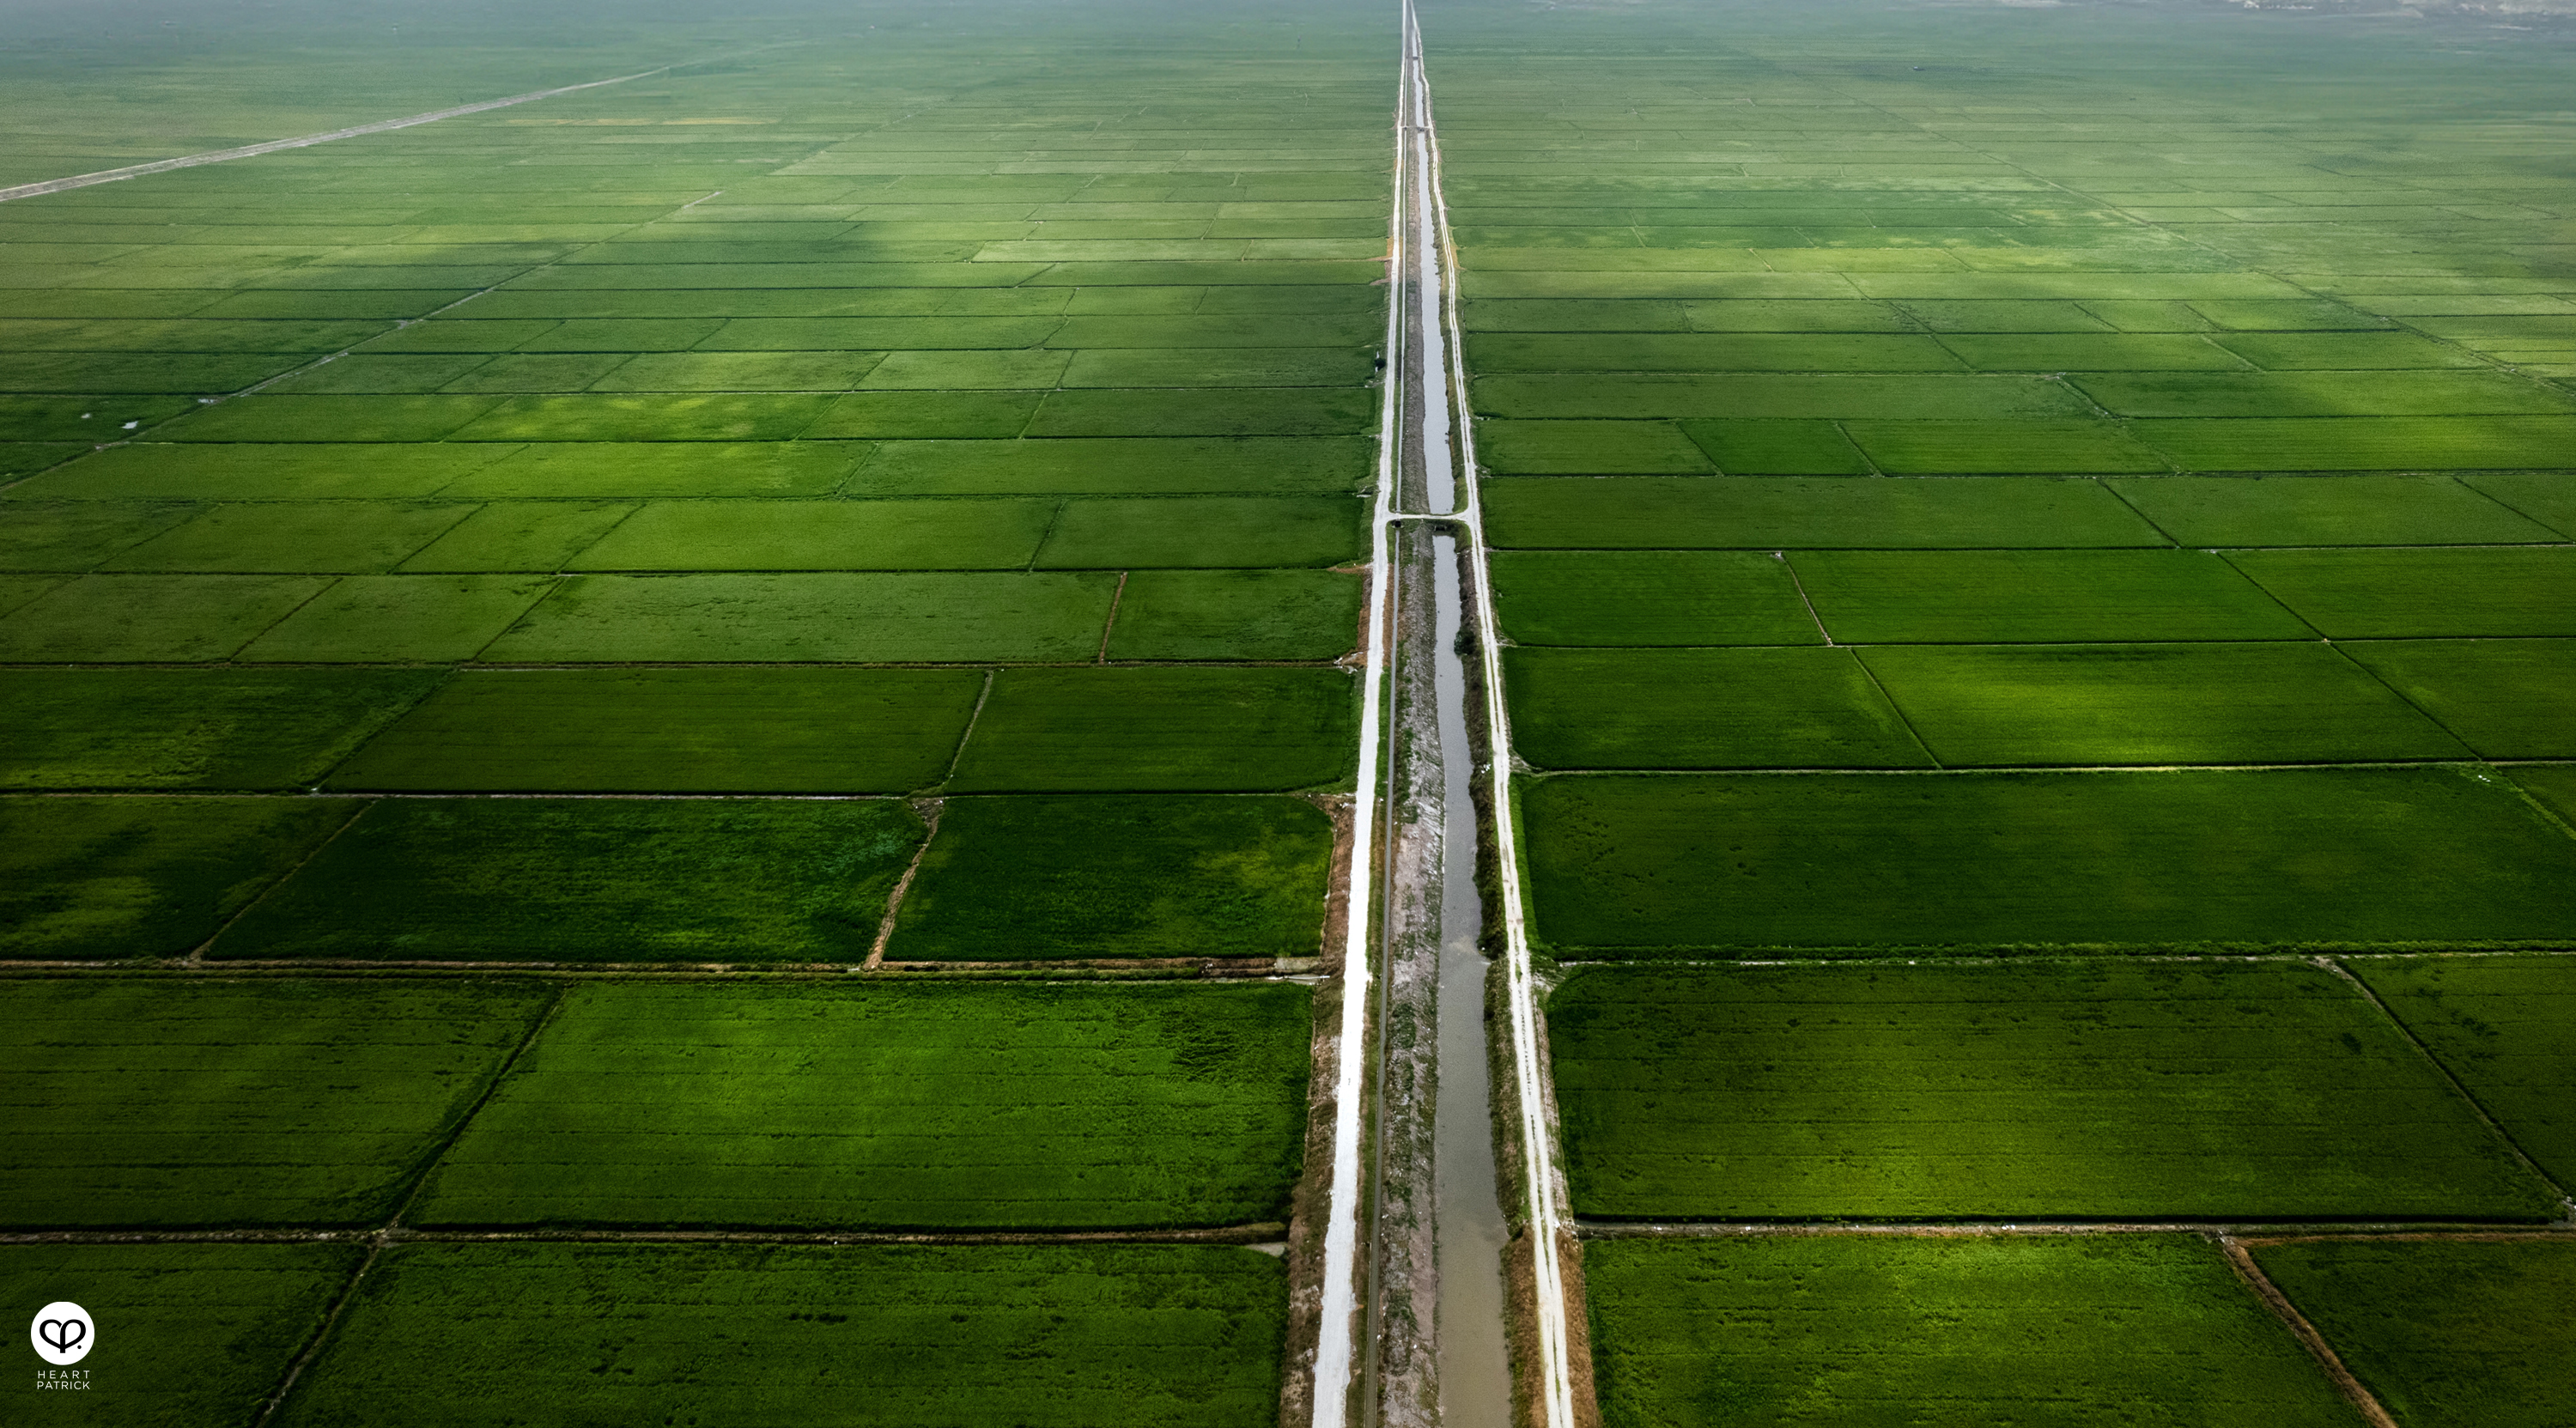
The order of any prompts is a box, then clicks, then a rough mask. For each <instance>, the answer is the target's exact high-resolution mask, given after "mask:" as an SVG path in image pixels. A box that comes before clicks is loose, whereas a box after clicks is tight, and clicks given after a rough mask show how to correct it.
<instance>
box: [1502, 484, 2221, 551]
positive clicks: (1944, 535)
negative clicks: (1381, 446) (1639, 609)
mask: <svg viewBox="0 0 2576 1428" xmlns="http://www.w3.org/2000/svg"><path fill="white" fill-rule="evenodd" d="M1484 501H1485V529H1486V534H1487V536H1488V537H1489V538H1490V539H1492V541H1493V542H1494V544H1496V545H1498V546H1504V547H1522V548H1528V549H1559V550H1569V549H1570V550H1582V549H1614V550H1652V549H1659V548H1661V549H1671V548H1700V549H1729V548H1732V549H1738V550H1775V549H1779V548H1782V547H1791V548H1795V547H1800V546H1808V547H1818V548H1828V549H1831V548H1855V549H1868V548H1870V547H1883V548H1891V549H1938V548H1944V547H1960V548H1976V547H1989V546H2017V545H2044V546H2049V547H2061V548H2082V547H2118V546H2164V545H2168V544H2170V542H2169V541H2168V540H2167V538H2166V537H2165V536H2164V535H2163V534H2161V533H2159V532H2158V531H2157V530H2156V528H2155V527H2153V526H2151V525H2149V524H2147V523H2146V521H2145V520H2143V519H2141V518H2140V517H2139V515H2138V513H2137V512H2136V511H2134V510H2131V509H2130V508H2129V507H2128V506H2126V505H2124V504H2122V503H2121V502H2120V500H2119V498H2117V497H2115V496H2113V495H2112V494H2111V493H2110V492H2108V491H2106V490H2104V489H2103V488H2102V486H2101V484H2100V483H2099V482H2094V481H2081V480H2053V479H2048V478H2042V477H1992V478H1981V477H1957V478H1944V479H1941V480H1903V481H1900V480H1885V481H1851V480H1837V479H1833V478H1821V479H1815V480H1806V479H1800V478H1796V477H1777V476H1770V477H1721V478H1703V479H1688V478H1682V479H1674V478H1665V477H1642V476H1641V477H1635V478H1630V479H1625V480H1617V481H1579V480H1545V481H1541V480H1514V481H1497V482H1495V483H1494V484H1493V485H1492V486H1491V487H1490V488H1489V489H1487V490H1486V491H1485V493H1484Z"/></svg>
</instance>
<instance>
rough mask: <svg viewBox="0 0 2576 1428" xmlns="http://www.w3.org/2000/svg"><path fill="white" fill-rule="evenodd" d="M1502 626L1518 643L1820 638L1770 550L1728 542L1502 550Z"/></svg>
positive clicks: (1498, 566) (1495, 567)
mask: <svg viewBox="0 0 2576 1428" xmlns="http://www.w3.org/2000/svg"><path fill="white" fill-rule="evenodd" d="M1491 570H1492V574H1493V581H1494V602H1495V605H1496V607H1497V611H1498V614H1499V617H1500V619H1501V621H1502V627H1503V633H1504V634H1506V635H1508V636H1510V637H1511V638H1512V639H1513V640H1514V641H1516V642H1518V643H1520V644H1524V645H1814V644H1822V643H1824V634H1823V632H1822V631H1820V630H1818V629H1817V628H1816V622H1815V618H1814V617H1813V616H1811V615H1809V614H1808V613H1807V606H1806V602H1805V601H1804V600H1802V599H1800V598H1799V595H1798V585H1797V582H1796V581H1795V580H1794V579H1792V578H1791V577H1790V575H1789V568H1788V567H1787V566H1786V565H1783V564H1782V563H1781V562H1780V561H1779V560H1778V559H1777V558H1775V557H1773V556H1770V555H1767V554H1763V555H1757V554H1739V553H1736V552H1732V551H1633V552H1632V551H1581V552H1557V551H1529V550H1512V551H1501V552H1498V553H1496V554H1495V555H1494V556H1493V557H1492V561H1491Z"/></svg>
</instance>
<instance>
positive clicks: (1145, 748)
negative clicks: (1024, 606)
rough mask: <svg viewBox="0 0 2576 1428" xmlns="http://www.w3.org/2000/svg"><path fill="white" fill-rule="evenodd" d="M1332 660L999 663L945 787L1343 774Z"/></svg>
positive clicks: (1253, 784) (1010, 788)
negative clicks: (1320, 665) (1288, 664)
mask: <svg viewBox="0 0 2576 1428" xmlns="http://www.w3.org/2000/svg"><path fill="white" fill-rule="evenodd" d="M1357 696H1358V688H1357V686H1356V684H1355V683H1354V682H1353V680H1352V678H1351V676H1350V674H1349V673H1348V672H1347V671H1344V670H1340V669H1275V668H1272V669H1261V668H1255V669H1150V668H1149V669H1005V670H1002V671H1000V672H999V673H997V674H995V675H994V677H993V692H992V695H991V696H990V697H989V698H988V699H987V700H986V701H985V704H984V709H983V712H982V713H981V714H979V715H978V716H976V722H975V729H974V732H973V734H972V735H971V736H970V737H969V738H968V740H967V743H966V748H965V751H964V752H963V753H962V754H960V755H959V756H958V760H957V770H956V774H955V776H954V777H952V778H951V779H950V780H949V781H948V785H947V786H948V789H949V791H950V792H953V793H1056V792H1068V793H1121V792H1144V791H1148V790H1172V791H1175V792H1210V791H1219V790H1224V791H1240V792H1252V793H1259V792H1270V791H1274V790H1291V789H1302V788H1314V787H1317V786H1320V785H1325V784H1332V783H1337V782H1339V781H1341V780H1344V779H1347V778H1348V777H1350V773H1351V769H1352V767H1353V765H1354V764H1355V763H1356V762H1357V760H1358V755H1357V747H1358V729H1359V705H1358V697H1357Z"/></svg>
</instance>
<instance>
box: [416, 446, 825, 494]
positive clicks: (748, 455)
mask: <svg viewBox="0 0 2576 1428" xmlns="http://www.w3.org/2000/svg"><path fill="white" fill-rule="evenodd" d="M452 449H464V450H473V449H475V448H472V447H465V448H452ZM486 449H490V450H496V451H506V452H509V453H511V454H510V455H507V456H504V457H502V458H501V459H500V460H498V461H495V462H492V463H490V464H488V465H484V466H482V467H480V468H479V469H477V470H475V471H473V472H472V473H471V474H466V475H460V476H459V477H458V478H457V479H456V480H455V481H454V482H452V483H451V484H449V485H448V486H446V487H445V488H444V489H442V490H441V491H440V492H439V494H440V495H442V496H450V497H457V496H478V497H479V496H502V497H508V496H521V497H543V498H549V499H560V498H564V497H602V496H626V497H639V496H642V497H650V496H701V497H712V496H772V497H775V496H828V495H830V494H832V492H833V491H834V490H836V489H838V488H839V487H840V485H841V483H842V482H843V481H844V480H846V479H848V477H849V474H850V470H851V468H852V467H854V466H856V465H857V464H858V463H859V460H860V458H862V457H864V456H866V455H867V454H868V452H869V451H870V450H871V448H870V446H869V445H868V443H866V442H863V441H764V442H653V441H597V442H571V443H562V444H554V443H544V442H540V443H536V444H532V445H529V446H523V447H493V448H486Z"/></svg>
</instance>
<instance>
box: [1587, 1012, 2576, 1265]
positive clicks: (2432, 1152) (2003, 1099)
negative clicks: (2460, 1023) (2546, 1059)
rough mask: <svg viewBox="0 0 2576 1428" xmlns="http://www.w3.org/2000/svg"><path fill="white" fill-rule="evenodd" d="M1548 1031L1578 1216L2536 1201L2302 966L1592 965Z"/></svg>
mask: <svg viewBox="0 0 2576 1428" xmlns="http://www.w3.org/2000/svg"><path fill="white" fill-rule="evenodd" d="M1548 1028H1549V1031H1548V1036H1549V1041H1550V1044H1551V1046H1552V1047H1553V1049H1554V1054H1555V1075H1556V1087H1557V1097H1558V1101H1559V1103H1560V1104H1561V1105H1562V1106H1563V1108H1564V1117H1565V1145H1566V1162H1567V1167H1568V1175H1569V1178H1570V1180H1571V1184H1572V1189H1573V1195H1574V1207H1575V1211H1576V1213H1578V1214H1582V1215H1589V1216H1595V1217H1605V1218H1616V1219H1713V1220H1738V1219H1766V1220H1767V1219H1838V1218H1851V1219H1868V1220H1888V1219H1898V1220H1916V1219H1936V1220H1937V1219H1945V1218H1960V1219H2020V1218H2045V1219H2064V1218H2073V1219H2142V1218H2158V1219H2162V1218H2171V1217H2182V1218H2192V1219H2198V1218H2210V1219H2221V1220H2224V1219H2306V1218H2313V1217H2370V1216H2386V1217H2391V1218H2398V1217H2419V1216H2420V1217H2433V1218H2442V1219H2450V1218H2462V1219H2501V1220H2515V1219H2533V1218H2546V1217H2547V1216H2548V1214H2549V1212H2550V1202H2551V1201H2553V1200H2554V1199H2555V1196H2554V1195H2553V1194H2552V1193H2551V1192H2550V1190H2549V1188H2548V1187H2547V1186H2546V1185H2545V1184H2543V1183H2542V1182H2541V1181H2540V1180H2539V1179H2538V1178H2537V1177H2535V1176H2533V1175H2532V1174H2531V1173H2530V1172H2529V1171H2528V1170H2526V1169H2524V1168H2523V1166H2522V1163H2521V1162H2520V1161H2519V1160H2518V1159H2516V1158H2515V1156H2514V1155H2513V1153H2512V1151H2511V1150H2510V1149H2509V1148H2508V1147H2507V1146H2506V1145H2505V1144H2504V1142H2503V1141H2502V1140H2500V1139H2499V1138H2498V1137H2497V1136H2496V1134H2495V1133H2494V1132H2493V1131H2491V1130H2489V1129H2488V1128H2487V1126H2486V1125H2485V1124H2484V1123H2483V1122H2482V1121H2481V1120H2480V1119H2479V1117H2478V1114H2477V1110H2476V1108H2475V1107H2473V1106H2471V1105H2470V1104H2469V1103H2468V1102H2467V1101H2466V1100H2465V1099H2463V1098H2462V1097H2461V1096H2460V1094H2459V1093H2458V1092H2457V1091H2455V1090H2453V1089H2452V1088H2451V1086H2450V1085H2449V1084H2448V1083H2447V1082H2446V1081H2444V1079H2443V1078H2442V1075H2441V1073H2440V1071H2439V1070H2437V1069H2436V1068H2435V1067H2433V1066H2432V1065H2431V1064H2430V1063H2428V1062H2427V1061H2426V1060H2425V1059H2424V1058H2423V1056H2422V1055H2421V1054H2420V1053H2419V1052H2417V1051H2416V1049H2415V1048H2414V1047H2413V1046H2412V1045H2410V1044H2409V1043H2408V1041H2407V1040H2406V1038H2405V1037H2404V1036H2403V1035H2402V1034H2400V1033H2399V1032H2398V1030H2397V1029H2396V1028H2395V1027H2393V1026H2391V1025H2390V1024H2389V1023H2388V1021H2387V1019H2386V1018H2385V1017H2383V1016H2382V1015H2380V1013H2379V1011H2378V1009H2377V1008H2375V1007H2373V1006H2372V1005H2371V1003H2370V1000H2369V998H2367V997H2364V996H2362V995H2361V994H2360V993H2359V992H2358V991H2356V990H2355V989H2354V988H2353V987H2352V985H2351V984H2350V983H2349V982H2346V981H2344V980H2343V979H2342V978H2340V977H2337V976H2335V975H2334V974H2333V973H2331V972H2328V971H2324V970H2321V969H2319V968H2316V967H2310V966H2299V965H2283V964H2269V965H2264V964H2251V965H2249V964H2245V963H2213V964H2198V965H2191V964H2177V963H2169V962H2168V963H2139V962H2077V963H2037V964H2012V963H1991V962H1988V963H1968V964H1954V965H1949V966H1939V965H1933V966H1924V965H1916V966H1911V967H1858V966H1851V967H1831V966H1829V967H1759V968H1755V967H1744V968H1724V967H1709V968H1692V969H1689V970H1686V971H1685V970H1678V969H1676V970H1670V971H1666V970H1661V969H1647V968H1610V967H1592V968H1586V969H1584V970H1583V971H1582V972H1580V973H1578V974H1577V975H1576V976H1574V977H1573V978H1572V979H1571V980H1569V981H1568V982H1566V983H1565V984H1564V985H1563V986H1562V987H1561V988H1560V989H1559V990H1558V991H1557V993H1556V994H1555V996H1554V997H1553V998H1552V999H1551V1000H1550V1002H1549V1004H1548Z"/></svg>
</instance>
